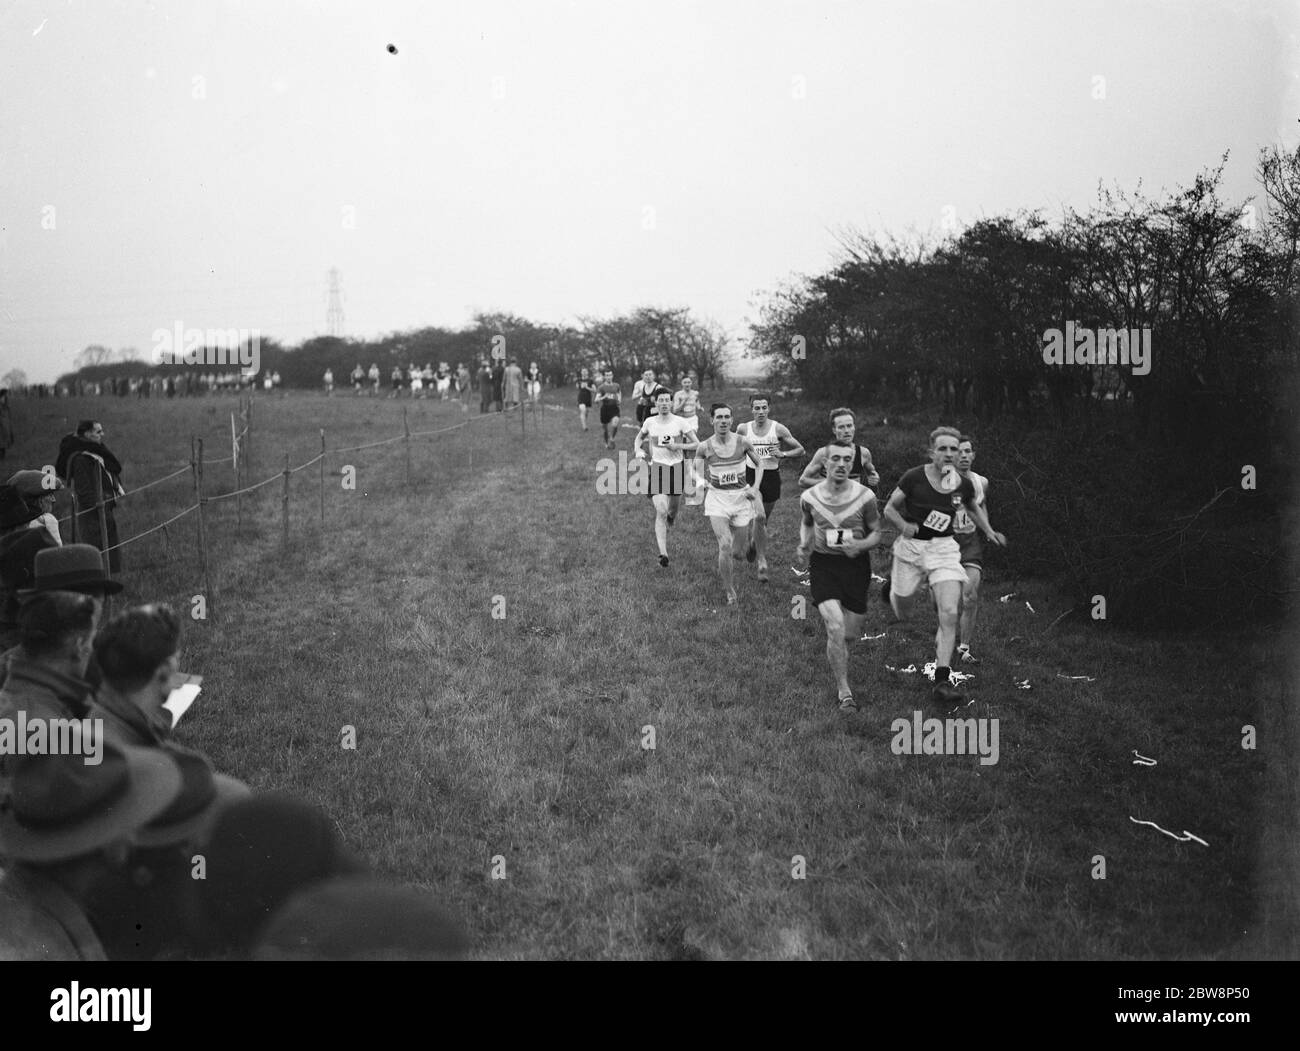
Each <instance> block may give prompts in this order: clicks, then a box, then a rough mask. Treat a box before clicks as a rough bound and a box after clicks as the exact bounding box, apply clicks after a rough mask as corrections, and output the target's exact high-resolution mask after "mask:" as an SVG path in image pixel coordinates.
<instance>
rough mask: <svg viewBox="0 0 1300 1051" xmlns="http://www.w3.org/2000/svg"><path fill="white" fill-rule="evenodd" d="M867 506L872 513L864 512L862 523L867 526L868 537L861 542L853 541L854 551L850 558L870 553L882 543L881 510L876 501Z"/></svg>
mask: <svg viewBox="0 0 1300 1051" xmlns="http://www.w3.org/2000/svg"><path fill="white" fill-rule="evenodd" d="M867 506H868V507H869V508H870V511H869V512H864V513H863V515H862V522H863V524H864V525H865V526H867V535H866V536H864V537H863V538H862V539H861V540H854V541H853V550H852V551H851V552H850V557H856V556H858V555H861V554H863V553H864V552H867V551H870V550H871V549H872V548H873V547H875V546H876V545H877V544H879V543H880V509H879V508H878V507H877V506H876V501H874V500H871V501H869V502H868V505H867Z"/></svg>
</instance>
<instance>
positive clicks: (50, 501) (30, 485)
mask: <svg viewBox="0 0 1300 1051" xmlns="http://www.w3.org/2000/svg"><path fill="white" fill-rule="evenodd" d="M47 477H48V478H50V480H51V481H52V482H53V485H47V484H46V478H47ZM5 484H6V485H11V486H13V488H14V489H15V491H17V493H18V495H19V496H21V497H22V498H23V500H24V501H25V502H26V504H27V506H28V507H29V508H30V509H31V512H32V518H31V521H30V522H28V524H27V525H28V528H29V529H44V530H45V532H46V533H48V534H49V537H50V539H51V540H53V541H54V543H55V545H56V546H60V545H62V544H63V536H62V534H61V533H60V532H59V522H58V519H56V518H55V517H54V501H55V493H57V492H58V491H59V490H61V489H63V488H64V485H63V482H62V481H60V480H59V479H58V478H54V477H53V476H49V475H46V474H45V472H44V471H19V472H18V473H17V474H15V475H13V476H12V477H11V478H10V479H9V481H8V482H6V483H5Z"/></svg>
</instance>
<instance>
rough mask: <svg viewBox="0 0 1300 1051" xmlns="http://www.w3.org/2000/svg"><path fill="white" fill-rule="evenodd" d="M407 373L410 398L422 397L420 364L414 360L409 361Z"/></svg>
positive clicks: (422, 378) (422, 379) (422, 381)
mask: <svg viewBox="0 0 1300 1051" xmlns="http://www.w3.org/2000/svg"><path fill="white" fill-rule="evenodd" d="M426 368H427V366H426ZM407 375H409V376H410V377H411V397H412V399H414V398H418V397H422V396H423V394H424V372H423V371H422V370H421V369H420V366H418V365H417V364H416V363H415V362H411V367H410V369H409V370H408V372H407Z"/></svg>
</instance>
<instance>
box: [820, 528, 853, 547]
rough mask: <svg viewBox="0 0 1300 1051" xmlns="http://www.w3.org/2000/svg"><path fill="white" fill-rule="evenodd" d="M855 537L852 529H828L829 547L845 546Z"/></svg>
mask: <svg viewBox="0 0 1300 1051" xmlns="http://www.w3.org/2000/svg"><path fill="white" fill-rule="evenodd" d="M852 539H853V530H852V529H828V530H826V546H827V547H843V546H844V545H845V544H847V543H848V542H849V541H850V540H852Z"/></svg>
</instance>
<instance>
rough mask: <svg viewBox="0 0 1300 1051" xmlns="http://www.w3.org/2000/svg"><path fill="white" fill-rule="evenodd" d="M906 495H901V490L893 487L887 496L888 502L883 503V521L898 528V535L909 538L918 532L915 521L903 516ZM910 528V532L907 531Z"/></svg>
mask: <svg viewBox="0 0 1300 1051" xmlns="http://www.w3.org/2000/svg"><path fill="white" fill-rule="evenodd" d="M906 499H907V497H905V496H904V495H903V490H901V489H895V490H894V492H893V494H892V495H891V496H890V498H889V503H887V504H885V511H884V515H885V521H886V522H887V523H889V524H890V525H891V526H893V527H894V528H895V529H897V530H898V535H899V536H904V537H907V538H908V539H909V540H910V539H912V537H914V536H916V534H917V533H918V532H919V530H918V528H917V525H916V523H915V522H909V521H907V519H905V518H904V517H903V514H902V507H903V501H904V500H906ZM909 530H910V532H909Z"/></svg>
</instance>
